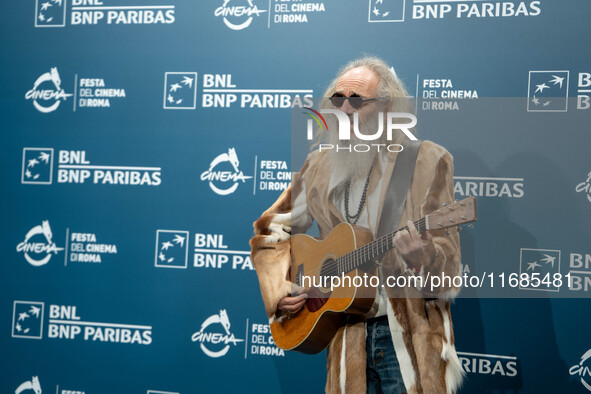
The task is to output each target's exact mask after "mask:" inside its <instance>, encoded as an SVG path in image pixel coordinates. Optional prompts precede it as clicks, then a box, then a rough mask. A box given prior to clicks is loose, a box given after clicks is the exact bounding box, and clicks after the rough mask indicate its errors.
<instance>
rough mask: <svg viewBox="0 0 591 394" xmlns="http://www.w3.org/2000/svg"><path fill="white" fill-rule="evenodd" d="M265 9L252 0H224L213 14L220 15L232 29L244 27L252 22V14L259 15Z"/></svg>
mask: <svg viewBox="0 0 591 394" xmlns="http://www.w3.org/2000/svg"><path fill="white" fill-rule="evenodd" d="M263 12H267V10H260V9H259V8H258V7H257V6H256V5H254V4H253V2H252V0H242V1H237V0H224V3H223V4H222V5H221V7H218V8H216V9H215V12H214V15H215V16H216V17H220V16H221V17H222V19H223V21H224V24H225V25H226V26H228V27H229V28H230V29H232V30H242V29H246V28H247V27H248V26H250V24H251V23H252V19H253V15H256V16H260V15H261V14H262V13H263Z"/></svg>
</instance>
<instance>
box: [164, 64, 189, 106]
mask: <svg viewBox="0 0 591 394" xmlns="http://www.w3.org/2000/svg"><path fill="white" fill-rule="evenodd" d="M196 107H197V73H195V72H186V73H182V72H167V73H165V74H164V104H163V108H164V109H195V108H196Z"/></svg>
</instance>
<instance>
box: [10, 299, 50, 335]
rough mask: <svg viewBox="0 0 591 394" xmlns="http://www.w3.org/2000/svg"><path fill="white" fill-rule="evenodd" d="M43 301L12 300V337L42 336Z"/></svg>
mask: <svg viewBox="0 0 591 394" xmlns="http://www.w3.org/2000/svg"><path fill="white" fill-rule="evenodd" d="M44 307H45V304H44V303H43V302H33V301H14V306H13V310H12V337H13V338H29V339H41V338H42V336H43V308H44Z"/></svg>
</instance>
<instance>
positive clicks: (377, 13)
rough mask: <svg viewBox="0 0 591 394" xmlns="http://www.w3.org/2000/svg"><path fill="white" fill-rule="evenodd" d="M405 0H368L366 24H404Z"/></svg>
mask: <svg viewBox="0 0 591 394" xmlns="http://www.w3.org/2000/svg"><path fill="white" fill-rule="evenodd" d="M405 5H406V0H369V17H368V20H367V21H368V22H404V8H405Z"/></svg>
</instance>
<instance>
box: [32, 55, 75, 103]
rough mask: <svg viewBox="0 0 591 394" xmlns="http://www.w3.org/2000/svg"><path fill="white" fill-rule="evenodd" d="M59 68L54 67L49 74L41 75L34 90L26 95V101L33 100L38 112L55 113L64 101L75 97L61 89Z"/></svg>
mask: <svg viewBox="0 0 591 394" xmlns="http://www.w3.org/2000/svg"><path fill="white" fill-rule="evenodd" d="M61 84H62V80H61V78H60V75H59V72H58V71H57V67H52V68H51V70H50V71H49V72H46V73H43V74H41V76H40V77H39V78H37V80H36V81H35V83H34V84H33V88H32V89H31V90H29V91H28V92H27V93H26V94H25V99H27V100H32V101H33V106H34V107H35V108H36V109H37V111H39V112H42V113H44V114H46V113H49V112H53V111H55V110H56V109H58V107H59V106H60V103H61V102H62V101H66V99H67V98H68V97H71V96H73V94H72V93H66V92H65V91H64V89H63V88H62V87H61Z"/></svg>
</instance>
